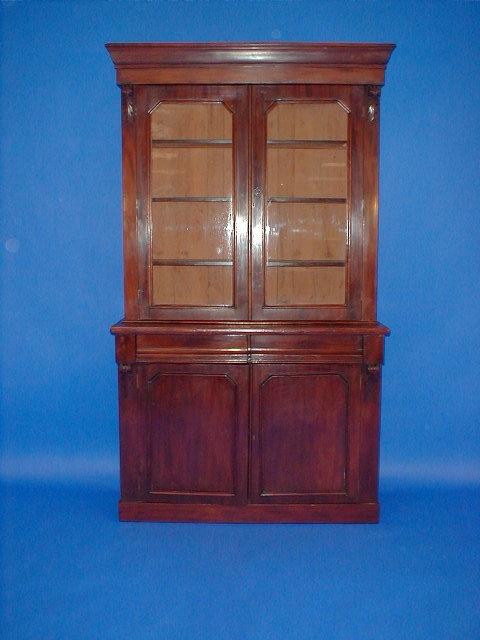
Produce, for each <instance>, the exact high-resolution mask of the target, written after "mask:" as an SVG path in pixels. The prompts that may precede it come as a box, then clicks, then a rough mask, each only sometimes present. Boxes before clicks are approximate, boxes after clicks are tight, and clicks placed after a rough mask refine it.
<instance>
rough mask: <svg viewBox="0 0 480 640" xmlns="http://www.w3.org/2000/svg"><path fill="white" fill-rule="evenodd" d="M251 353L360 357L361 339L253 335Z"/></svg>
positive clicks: (352, 336) (323, 336)
mask: <svg viewBox="0 0 480 640" xmlns="http://www.w3.org/2000/svg"><path fill="white" fill-rule="evenodd" d="M251 352H252V353H317V354H325V355H358V356H361V353H362V337H361V336H356V335H299V334H292V335H283V334H282V335H280V334H266V335H254V336H252V341H251Z"/></svg>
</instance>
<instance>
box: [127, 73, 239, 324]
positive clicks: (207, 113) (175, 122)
mask: <svg viewBox="0 0 480 640" xmlns="http://www.w3.org/2000/svg"><path fill="white" fill-rule="evenodd" d="M135 91H136V116H135V120H136V136H137V145H136V148H137V180H136V182H137V191H138V194H137V207H138V213H137V215H138V221H139V223H138V227H137V234H138V240H139V242H138V246H139V256H138V260H139V265H138V272H139V290H138V295H139V317H140V318H152V319H156V318H158V319H191V320H194V319H200V320H202V319H216V320H234V319H245V318H246V314H247V268H248V267H247V265H248V255H247V254H248V223H247V219H248V211H247V198H248V192H247V182H248V181H247V172H248V166H247V165H248V155H247V153H248V151H247V145H248V119H247V118H248V113H247V109H248V101H247V88H246V87H241V86H201V85H200V86H162V87H160V86H138V87H136V88H135Z"/></svg>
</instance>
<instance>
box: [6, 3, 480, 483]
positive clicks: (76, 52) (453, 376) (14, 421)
mask: <svg viewBox="0 0 480 640" xmlns="http://www.w3.org/2000/svg"><path fill="white" fill-rule="evenodd" d="M0 16H1V60H2V62H1V65H2V66H1V75H2V83H1V89H0V91H1V93H0V107H1V127H2V132H1V136H2V137H1V145H0V153H1V166H0V170H1V174H0V175H1V189H0V206H1V245H0V250H1V260H2V269H1V327H2V328H1V335H0V347H1V352H0V353H1V363H2V371H1V394H2V395H1V425H0V427H1V443H2V448H3V452H4V466H3V468H4V471H5V469H7V471H8V472H9V473H16V472H17V471H18V473H19V474H21V473H25V472H26V469H27V470H28V469H30V471H31V472H32V473H33V474H35V465H37V467H38V473H40V474H41V473H43V472H45V473H48V472H52V470H53V472H55V469H57V470H61V468H62V465H63V467H65V468H68V469H77V470H78V472H79V473H86V472H87V471H88V470H90V471H92V472H94V473H97V472H99V473H100V472H101V471H102V469H103V471H105V469H109V470H112V469H113V470H114V468H115V464H116V455H117V404H116V402H117V396H116V369H115V366H114V358H113V339H112V338H111V336H110V335H109V333H108V327H109V324H111V323H112V322H114V321H116V320H118V319H119V318H120V317H121V315H122V258H121V241H120V234H121V217H120V215H121V211H120V204H121V194H120V188H121V184H120V116H119V91H118V89H117V87H116V86H115V80H114V72H113V67H112V64H111V62H110V60H109V58H108V55H107V53H106V51H105V49H104V43H105V42H108V41H162V40H171V41H182V40H183V41H192V40H193V41H194V40H204V41H212V40H213V41H215V40H271V39H280V40H318V41H322V40H323V41H388V42H396V43H397V50H396V51H395V52H394V54H393V56H392V59H391V62H390V65H389V68H388V71H387V82H386V86H385V88H384V89H383V92H382V109H383V113H382V125H381V127H382V131H381V134H382V151H381V226H380V263H379V319H380V320H381V321H382V322H384V323H385V324H387V325H389V326H390V327H391V329H392V336H391V337H390V338H389V339H388V341H387V349H386V367H385V370H384V393H383V423H382V429H383V440H382V469H383V473H384V475H386V476H388V475H395V476H396V477H400V478H413V479H415V477H417V478H420V479H428V478H429V477H430V479H432V478H433V479H436V478H442V477H445V478H447V479H448V478H455V477H457V478H460V479H469V478H471V477H472V474H474V473H475V465H476V464H477V463H478V462H479V461H480V439H479V438H478V437H476V434H477V429H478V420H479V414H480V411H479V394H478V389H477V377H478V371H479V365H480V362H479V360H480V357H479V354H480V339H479V330H478V325H479V322H478V314H479V310H480V305H479V287H478V278H479V273H480V264H479V262H480V259H479V256H480V252H479V250H478V243H479V238H480V234H479V231H480V229H479V221H478V216H479V212H480V198H479V159H480V158H479V154H480V140H479V131H480V127H479V124H480V123H479V115H478V114H479V105H480V82H479V81H478V74H479V59H480V29H479V24H480V5H479V4H478V3H473V2H471V3H462V2H444V3H442V2H434V3H409V2H345V1H339V2H320V1H317V2H315V1H303V0H298V1H284V0H278V1H270V2H268V1H265V2H250V1H243V2H232V1H229V2H227V1H223V2H221V1H218V2H217V1H211V2H183V1H178V2H121V3H119V2H108V3H104V2H96V3H95V2H69V3H41V2H21V3H20V2H6V3H2V5H1V14H0ZM25 456H27V457H29V458H30V459H29V460H25ZM75 465H76V466H75Z"/></svg>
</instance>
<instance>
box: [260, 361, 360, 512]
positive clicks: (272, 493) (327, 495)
mask: <svg viewBox="0 0 480 640" xmlns="http://www.w3.org/2000/svg"><path fill="white" fill-rule="evenodd" d="M252 369H253V409H252V416H253V417H252V443H251V456H252V461H251V478H250V493H251V500H252V501H253V502H293V503H295V502H303V503H305V502H307V503H315V502H351V501H353V500H354V499H355V497H356V495H357V494H358V437H359V428H360V414H359V408H358V399H359V393H360V380H359V371H358V369H359V367H358V366H356V365H342V366H337V365H320V366H317V365H283V364H278V365H265V366H264V365H253V367H252Z"/></svg>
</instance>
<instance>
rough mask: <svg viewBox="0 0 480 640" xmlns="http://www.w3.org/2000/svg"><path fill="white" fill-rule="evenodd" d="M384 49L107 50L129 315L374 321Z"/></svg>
mask: <svg viewBox="0 0 480 640" xmlns="http://www.w3.org/2000/svg"><path fill="white" fill-rule="evenodd" d="M391 49H392V47H391V46H390V45H308V44H304V45H287V44H277V45H268V47H267V46H266V45H262V44H257V45H255V44H251V45H242V44H232V45H201V44H199V45H182V46H180V45H125V46H123V45H109V50H110V53H111V55H112V57H113V59H114V62H115V63H116V67H117V74H118V76H117V77H118V81H119V83H120V84H121V85H122V88H123V144H124V147H123V149H124V194H125V198H124V207H125V265H126V273H125V294H126V295H125V301H126V310H125V315H126V318H127V319H131V320H142V319H159V320H175V319H183V320H196V321H198V320H200V321H201V320H217V321H222V320H225V321H233V320H245V321H247V320H252V321H255V320H260V321H275V320H280V321H295V320H300V321H348V320H354V321H374V320H375V319H376V309H375V306H376V305H375V293H376V292H375V288H376V253H377V156H378V96H379V86H380V85H381V84H382V83H383V73H384V67H385V64H386V62H387V60H388V57H389V55H390V52H391ZM175 54H176V55H177V57H175ZM179 56H180V58H179Z"/></svg>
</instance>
